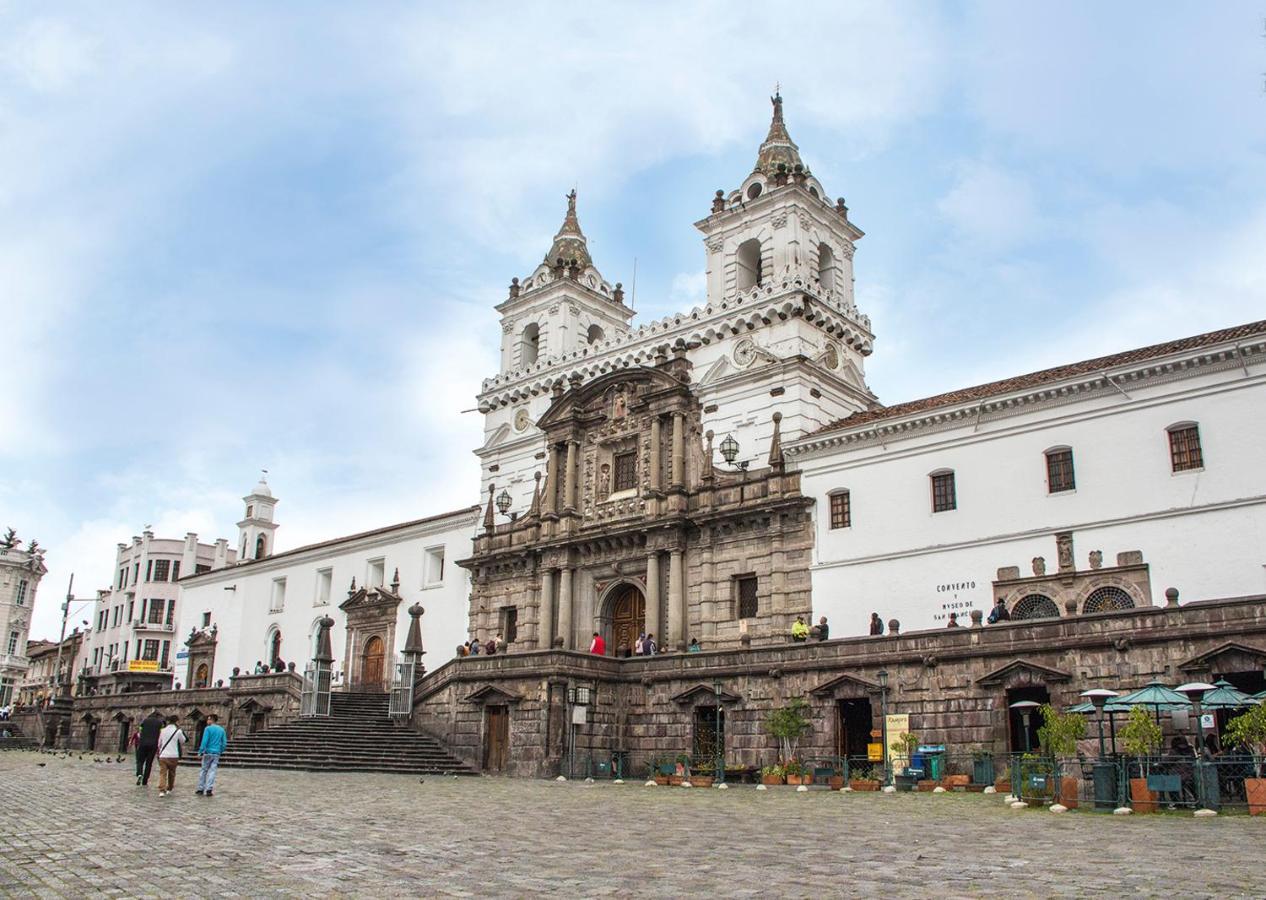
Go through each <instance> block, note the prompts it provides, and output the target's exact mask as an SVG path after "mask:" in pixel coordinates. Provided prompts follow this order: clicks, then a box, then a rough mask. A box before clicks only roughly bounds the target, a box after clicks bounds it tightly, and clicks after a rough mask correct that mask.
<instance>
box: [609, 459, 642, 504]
mask: <svg viewBox="0 0 1266 900" xmlns="http://www.w3.org/2000/svg"><path fill="white" fill-rule="evenodd" d="M611 469H612V472H613V480H612V482H611V491H612V493H619V492H620V491H631V490H633V489H634V488H636V487H637V451H636V450H630V451H628V452H627V453H617V454H616V455H615V456H614V457H613V458H612V460H611Z"/></svg>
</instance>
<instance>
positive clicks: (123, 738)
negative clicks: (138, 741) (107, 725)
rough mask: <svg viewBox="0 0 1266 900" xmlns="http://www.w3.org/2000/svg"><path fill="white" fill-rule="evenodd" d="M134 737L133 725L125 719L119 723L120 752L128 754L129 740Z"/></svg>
mask: <svg viewBox="0 0 1266 900" xmlns="http://www.w3.org/2000/svg"><path fill="white" fill-rule="evenodd" d="M131 736H132V723H131V722H129V721H128V720H126V719H124V720H123V721H121V722H119V752H120V753H127V739H128V738H129V737H131Z"/></svg>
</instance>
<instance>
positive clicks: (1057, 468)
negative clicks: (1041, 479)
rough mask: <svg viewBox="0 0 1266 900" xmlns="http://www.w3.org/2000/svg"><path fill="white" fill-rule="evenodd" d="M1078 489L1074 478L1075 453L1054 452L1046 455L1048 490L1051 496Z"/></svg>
mask: <svg viewBox="0 0 1266 900" xmlns="http://www.w3.org/2000/svg"><path fill="white" fill-rule="evenodd" d="M1076 487H1077V479H1076V478H1075V477H1074V476H1073V451H1071V450H1052V451H1050V452H1049V453H1047V454H1046V490H1047V492H1048V493H1051V494H1058V493H1059V492H1060V491H1071V490H1073V489H1074V488H1076Z"/></svg>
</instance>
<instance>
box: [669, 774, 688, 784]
mask: <svg viewBox="0 0 1266 900" xmlns="http://www.w3.org/2000/svg"><path fill="white" fill-rule="evenodd" d="M684 778H685V776H684V775H669V776H668V783H669V784H670V785H672V786H673V787H676V786H677V785H679V784H681V782H682V780H683V779H684Z"/></svg>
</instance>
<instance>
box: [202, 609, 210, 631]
mask: <svg viewBox="0 0 1266 900" xmlns="http://www.w3.org/2000/svg"><path fill="white" fill-rule="evenodd" d="M202 627H203V628H210V627H211V613H209V612H204V613H203V614H202Z"/></svg>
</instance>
